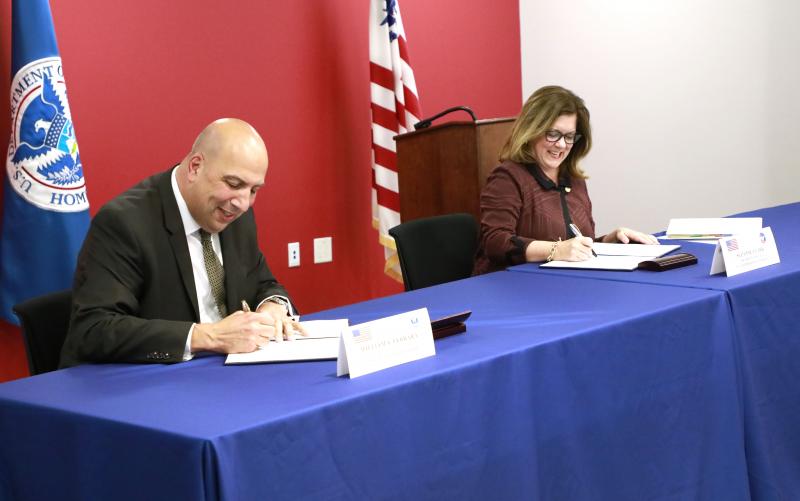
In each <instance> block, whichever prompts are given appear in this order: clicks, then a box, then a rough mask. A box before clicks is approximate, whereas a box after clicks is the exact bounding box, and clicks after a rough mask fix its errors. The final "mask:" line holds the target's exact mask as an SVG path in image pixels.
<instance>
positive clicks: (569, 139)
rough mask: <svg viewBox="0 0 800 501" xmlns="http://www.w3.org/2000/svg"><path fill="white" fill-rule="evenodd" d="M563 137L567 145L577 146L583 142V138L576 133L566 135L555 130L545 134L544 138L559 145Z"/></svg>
mask: <svg viewBox="0 0 800 501" xmlns="http://www.w3.org/2000/svg"><path fill="white" fill-rule="evenodd" d="M562 137H563V138H564V142H565V143H567V144H575V143H577V142H578V141H580V140H581V137H582V136H581V135H580V134H576V133H574V132H570V133H569V134H564V133H562V132H561V131H560V130H555V129H550V130H549V131H547V132H545V133H544V138H545V139H547V140H548V141H549V142H551V143H557V142H559V141H561V138H562Z"/></svg>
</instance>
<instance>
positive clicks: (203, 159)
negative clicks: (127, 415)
mask: <svg viewBox="0 0 800 501" xmlns="http://www.w3.org/2000/svg"><path fill="white" fill-rule="evenodd" d="M267 165H268V157H267V149H266V147H265V145H264V142H263V140H262V139H261V137H260V136H259V134H258V133H257V132H256V131H255V129H253V127H251V126H250V125H249V124H247V123H245V122H243V121H241V120H236V119H221V120H217V121H215V122H213V123H212V124H210V125H209V126H208V127H206V128H205V129H204V130H203V131H202V132H201V133H200V135H199V136H198V138H197V140H196V141H195V143H194V145H193V146H192V150H191V152H190V153H189V154H188V155H186V157H185V158H184V159H183V160H182V161H181V163H180V164H179V165H177V166H176V167H174V168H172V169H170V170H169V171H167V172H163V173H160V174H156V175H154V176H152V177H150V178H147V179H145V180H144V181H142V182H141V183H139V184H138V185H136V186H134V187H133V188H131V189H130V190H128V191H126V192H125V193H123V194H122V195H120V196H119V197H117V198H116V199H114V200H112V201H111V202H109V203H108V204H106V205H105V206H104V207H103V208H101V209H100V211H99V212H98V213H97V215H96V216H95V217H94V219H93V221H92V225H91V228H90V229H89V233H88V235H87V237H86V240H85V242H84V244H83V248H82V249H81V253H80V255H79V257H78V265H77V269H76V272H75V280H74V287H73V306H72V317H71V322H70V329H69V333H68V335H67V339H66V341H65V343H64V346H63V349H62V352H61V366H62V367H69V366H73V365H78V364H81V363H84V362H134V363H136V362H145V363H146V362H150V363H154V362H155V363H171V362H180V361H184V360H189V359H191V358H192V357H193V355H194V353H197V352H209V351H210V352H218V353H240V352H249V351H253V350H255V349H257V348H258V347H260V346H263V345H264V344H266V343H268V342H269V341H270V340H271V339H275V340H276V341H280V340H283V339H291V334H292V333H294V332H297V331H300V332H301V333H302V329H301V327H300V325H299V324H298V323H297V322H296V321H295V319H296V317H295V316H294V307H293V306H292V304H291V302H290V300H289V297H288V294H287V293H286V290H285V289H284V288H283V287H282V286H281V285H280V284H279V283H278V282H277V280H276V279H275V277H273V276H272V273H271V272H270V271H269V268H268V267H267V263H266V261H265V260H264V256H263V255H262V253H261V251H260V250H259V247H258V241H257V235H256V226H255V220H254V217H253V210H252V207H251V206H252V204H253V202H255V198H256V193H257V192H258V190H259V188H261V186H263V184H264V177H265V175H266V172H267ZM243 301H244V302H246V303H247V304H248V305H254V306H255V308H254V309H253V310H254V311H252V312H250V311H247V310H249V307H248V306H244V307H243V306H242V305H243ZM242 310H245V311H242ZM229 312H232V313H230V314H229Z"/></svg>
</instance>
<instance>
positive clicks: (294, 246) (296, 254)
mask: <svg viewBox="0 0 800 501" xmlns="http://www.w3.org/2000/svg"><path fill="white" fill-rule="evenodd" d="M297 266H300V242H290V243H289V268H295V267H297Z"/></svg>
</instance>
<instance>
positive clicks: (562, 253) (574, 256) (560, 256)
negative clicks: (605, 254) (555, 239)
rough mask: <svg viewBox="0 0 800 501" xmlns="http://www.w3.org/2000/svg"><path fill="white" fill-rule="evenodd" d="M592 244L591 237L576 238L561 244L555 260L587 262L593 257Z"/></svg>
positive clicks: (557, 248) (557, 249) (554, 257)
mask: <svg viewBox="0 0 800 501" xmlns="http://www.w3.org/2000/svg"><path fill="white" fill-rule="evenodd" d="M592 243H593V242H592V239H591V238H589V237H575V238H570V239H569V240H564V241H562V242H559V243H558V246H557V247H556V252H555V255H554V256H553V260H555V261H586V260H587V259H589V258H590V257H592Z"/></svg>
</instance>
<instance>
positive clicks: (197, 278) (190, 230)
mask: <svg viewBox="0 0 800 501" xmlns="http://www.w3.org/2000/svg"><path fill="white" fill-rule="evenodd" d="M176 170H177V167H176V168H175V169H172V176H171V180H172V192H173V193H174V194H175V201H177V202H178V211H179V212H180V214H181V221H182V222H183V229H184V231H185V232H186V243H187V244H188V245H189V257H190V258H191V260H192V273H193V275H194V287H195V290H196V291H197V306H198V307H199V308H200V322H201V323H213V322H218V321H220V320H222V316H221V315H220V314H219V310H218V309H217V303H216V302H215V301H214V295H213V294H212V293H211V282H209V280H208V272H207V271H206V266H205V261H204V260H203V245H202V243H201V242H200V225H199V224H198V223H197V221H195V220H194V218H193V217H192V214H191V213H190V212H189V207H188V206H187V205H186V200H184V199H183V195H182V194H181V190H180V189H178V180H177V179H176V178H175V172H176ZM211 246H212V247H213V248H214V254H216V255H217V258H218V259H219V262H220V263H222V265H223V266H224V265H225V263H224V262H223V261H222V247H221V246H220V244H219V235H218V234H217V233H212V234H211ZM193 331H194V324H192V327H191V328H190V329H189V334H188V336H187V338H186V347H185V349H184V351H183V359H184V360H191V358H192V351H191V346H192V332H193Z"/></svg>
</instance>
